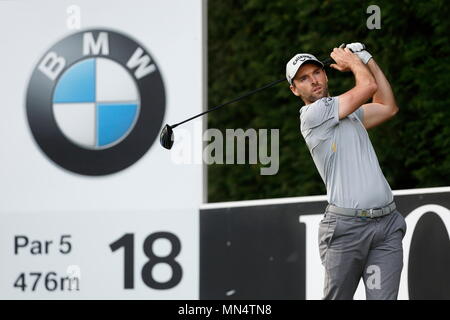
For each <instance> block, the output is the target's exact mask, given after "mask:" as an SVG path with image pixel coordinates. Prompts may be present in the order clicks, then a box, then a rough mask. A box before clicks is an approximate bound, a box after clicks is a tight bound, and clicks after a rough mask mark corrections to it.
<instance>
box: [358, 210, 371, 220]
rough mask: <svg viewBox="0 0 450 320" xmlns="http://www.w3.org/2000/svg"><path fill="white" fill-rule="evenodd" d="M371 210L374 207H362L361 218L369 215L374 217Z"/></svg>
mask: <svg viewBox="0 0 450 320" xmlns="http://www.w3.org/2000/svg"><path fill="white" fill-rule="evenodd" d="M371 210H372V209H369V210H365V209H362V210H361V214H360V217H361V218H367V217H368V216H369V217H371V218H372V213H371Z"/></svg>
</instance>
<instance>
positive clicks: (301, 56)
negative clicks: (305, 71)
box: [292, 54, 312, 66]
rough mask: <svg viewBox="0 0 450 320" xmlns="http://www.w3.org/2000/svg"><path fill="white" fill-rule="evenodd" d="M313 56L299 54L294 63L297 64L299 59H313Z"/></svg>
mask: <svg viewBox="0 0 450 320" xmlns="http://www.w3.org/2000/svg"><path fill="white" fill-rule="evenodd" d="M311 58H312V57H311V56H308V55H304V54H303V55H300V56H298V57H297V58H295V60H294V62H293V63H292V64H293V65H294V66H295V65H296V64H297V62H298V61H302V62H303V61H305V60H306V59H311Z"/></svg>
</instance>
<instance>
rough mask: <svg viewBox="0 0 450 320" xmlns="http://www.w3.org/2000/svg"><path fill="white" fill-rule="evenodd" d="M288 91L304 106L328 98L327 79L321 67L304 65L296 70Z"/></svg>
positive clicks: (309, 64)
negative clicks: (299, 99)
mask: <svg viewBox="0 0 450 320" xmlns="http://www.w3.org/2000/svg"><path fill="white" fill-rule="evenodd" d="M290 89H291V91H292V93H294V94H295V95H296V96H297V97H300V98H302V100H303V101H304V102H305V104H310V103H313V102H315V101H316V100H319V99H320V98H323V97H328V78H327V75H326V73H325V71H324V70H323V69H322V67H320V66H317V65H315V64H311V63H306V64H304V65H302V66H301V67H300V69H298V71H297V73H296V75H295V77H294V79H293V80H292V85H291V86H290Z"/></svg>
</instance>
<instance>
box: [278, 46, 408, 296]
mask: <svg viewBox="0 0 450 320" xmlns="http://www.w3.org/2000/svg"><path fill="white" fill-rule="evenodd" d="M330 56H331V58H333V60H334V61H335V62H336V63H335V64H331V65H330V67H332V68H334V69H336V70H339V71H341V72H348V71H351V72H352V73H353V75H354V77H355V82H356V83H355V86H354V87H353V88H352V89H350V90H349V91H347V92H345V93H343V94H341V95H338V96H332V97H330V95H329V93H328V84H327V83H328V78H327V75H326V73H325V70H324V68H323V67H324V66H323V64H322V62H320V61H319V60H318V59H316V57H314V56H313V55H311V54H297V55H295V56H294V57H293V58H292V59H291V60H290V61H289V62H288V64H287V66H286V77H287V80H288V82H289V84H290V89H291V91H292V93H293V94H294V95H296V96H297V97H300V98H301V99H302V100H303V102H304V104H305V105H304V106H303V107H302V108H301V109H300V129H301V133H302V135H303V137H304V139H305V141H306V144H307V146H308V149H309V151H310V153H311V156H312V158H313V160H314V163H315V165H316V167H317V170H318V171H319V174H320V176H321V177H322V180H323V181H324V183H325V186H326V189H327V199H328V203H329V205H328V206H327V208H326V211H325V214H324V217H323V219H322V220H321V222H320V225H319V252H320V258H321V261H322V264H323V266H324V267H325V283H324V297H323V298H324V299H353V295H354V293H355V291H356V289H357V287H358V283H359V281H360V279H361V277H362V278H363V281H364V285H365V289H366V298H367V299H368V300H369V299H380V300H381V299H382V300H384V299H397V294H398V288H399V284H400V275H401V271H402V268H403V248H402V240H403V237H404V235H405V233H406V223H405V219H404V218H403V216H402V215H401V214H400V213H399V212H398V211H397V210H396V207H395V203H394V201H393V195H392V191H391V188H390V186H389V184H388V182H387V181H386V179H385V177H384V175H383V173H382V171H381V169H380V165H379V164H378V159H377V156H376V154H375V151H374V149H373V147H372V144H371V142H370V139H369V135H368V134H367V131H366V130H367V129H370V128H373V127H375V126H377V125H379V124H381V123H383V122H384V121H386V120H388V119H390V118H391V117H393V116H394V115H395V114H396V113H397V112H398V107H397V105H396V102H395V98H394V95H393V93H392V89H391V86H390V84H389V82H388V80H387V79H386V77H385V76H384V74H383V72H382V71H381V69H380V68H379V66H378V65H377V63H376V62H375V60H374V59H373V58H372V56H371V55H370V54H369V53H368V52H367V51H366V50H364V45H363V44H361V43H352V44H349V45H347V46H346V47H345V48H335V49H334V50H333V52H331V55H330ZM369 99H371V102H369V103H366V102H367V101H369Z"/></svg>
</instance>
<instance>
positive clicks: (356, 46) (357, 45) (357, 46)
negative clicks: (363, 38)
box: [345, 42, 372, 64]
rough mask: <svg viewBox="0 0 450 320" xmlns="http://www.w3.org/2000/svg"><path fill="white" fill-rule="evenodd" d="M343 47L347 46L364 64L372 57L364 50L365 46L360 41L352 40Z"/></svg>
mask: <svg viewBox="0 0 450 320" xmlns="http://www.w3.org/2000/svg"><path fill="white" fill-rule="evenodd" d="M345 47H346V48H349V49H350V50H351V51H352V52H353V53H354V54H356V55H357V56H358V57H359V58H360V59H361V61H362V62H363V63H364V64H367V63H368V62H369V60H370V58H372V55H371V54H370V53H369V52H368V51H367V50H365V49H366V47H365V46H364V44H362V43H361V42H353V43H350V44H347V45H346V46H345Z"/></svg>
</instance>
